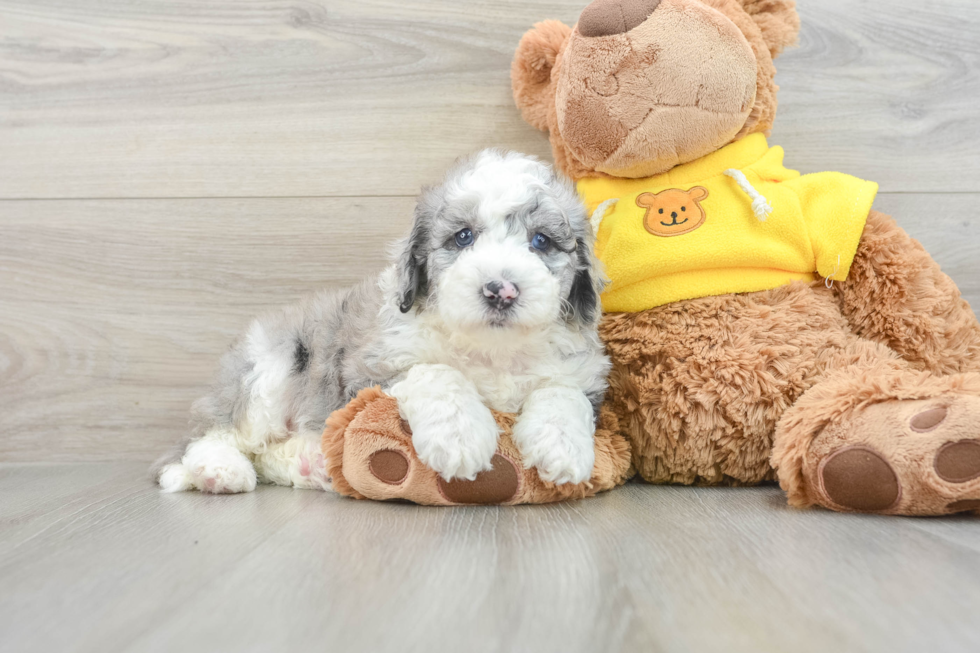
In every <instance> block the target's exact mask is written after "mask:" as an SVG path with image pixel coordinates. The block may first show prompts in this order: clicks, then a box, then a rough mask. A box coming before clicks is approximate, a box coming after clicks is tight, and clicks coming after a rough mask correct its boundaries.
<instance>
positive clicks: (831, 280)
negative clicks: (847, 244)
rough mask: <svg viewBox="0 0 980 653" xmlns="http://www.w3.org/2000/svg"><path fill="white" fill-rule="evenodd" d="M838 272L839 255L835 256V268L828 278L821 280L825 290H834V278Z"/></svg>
mask: <svg viewBox="0 0 980 653" xmlns="http://www.w3.org/2000/svg"><path fill="white" fill-rule="evenodd" d="M838 272H840V254H838V255H837V267H835V268H834V271H833V272H831V273H830V276H829V277H827V278H826V279H824V280H823V285H825V286H827V290H833V289H834V277H836V276H837V273H838Z"/></svg>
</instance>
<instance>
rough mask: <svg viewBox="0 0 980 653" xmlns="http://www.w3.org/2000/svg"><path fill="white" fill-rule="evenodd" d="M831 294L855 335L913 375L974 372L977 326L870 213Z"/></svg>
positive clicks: (925, 258)
mask: <svg viewBox="0 0 980 653" xmlns="http://www.w3.org/2000/svg"><path fill="white" fill-rule="evenodd" d="M835 292H836V294H837V297H838V300H839V302H840V305H841V310H842V311H843V313H844V315H845V316H846V317H847V320H848V322H849V323H850V324H851V327H852V329H854V331H855V332H856V333H857V334H858V335H860V336H862V337H864V338H867V339H869V340H874V341H877V342H881V343H883V344H885V345H888V346H889V347H890V348H891V349H892V350H894V351H896V352H897V353H898V354H899V355H900V356H901V357H902V358H903V359H905V360H907V361H909V362H910V363H912V364H913V366H914V367H916V368H918V369H923V370H928V371H930V372H934V373H939V374H952V373H957V372H970V371H980V324H978V322H977V319H976V317H975V315H974V314H973V311H972V310H971V309H970V305H969V304H968V303H967V302H966V301H965V300H964V299H963V298H962V297H961V295H960V291H959V288H957V287H956V284H955V283H954V282H953V280H952V279H950V278H949V277H948V276H946V275H945V274H943V272H942V271H941V270H940V269H939V265H938V264H937V263H936V262H935V261H934V260H933V259H932V257H931V256H930V255H929V253H928V252H926V250H925V249H924V248H923V247H922V245H920V244H919V243H918V242H916V241H915V240H913V239H912V238H911V237H909V235H908V234H907V233H905V231H904V230H903V229H902V228H901V227H899V226H898V225H897V224H896V223H895V221H894V219H892V218H891V217H890V216H887V215H885V214H883V213H879V212H877V211H872V212H871V214H870V216H869V217H868V222H867V225H866V227H865V230H864V234H863V235H862V236H861V243H860V245H859V246H858V251H857V254H856V255H855V258H854V263H853V265H852V266H851V271H850V274H849V276H848V278H847V280H846V281H845V282H843V283H840V284H836V286H835Z"/></svg>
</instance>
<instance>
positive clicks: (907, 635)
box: [0, 463, 980, 653]
mask: <svg viewBox="0 0 980 653" xmlns="http://www.w3.org/2000/svg"><path fill="white" fill-rule="evenodd" d="M144 472H145V470H144V469H143V467H142V466H141V465H139V464H135V463H92V464H35V465H29V464H7V465H0V492H2V496H3V504H2V506H0V524H2V525H3V528H2V530H0V650H3V651H10V652H11V653H13V652H25V651H39V652H45V653H50V652H51V651H91V652H92V653H105V652H106V651H134V652H135V651H140V652H145V651H162V652H169V651H209V652H214V651H257V652H268V651H352V652H360V651H364V652H372V653H385V652H387V651H392V652H395V651H468V652H472V653H477V652H482V651H495V652H496V651H502V652H509V651H528V652H530V653H550V652H552V651H554V652H555V653H558V652H568V651H583V652H584V651H613V652H618V651H726V652H732V653H739V652H742V651H744V652H746V653H759V652H762V651H773V652H779V653H785V652H790V651H792V652H798V653H807V652H810V651H812V652H814V653H826V652H828V651H902V652H904V651H908V652H910V653H911V652H922V651H930V652H933V651H964V652H967V651H977V650H980V622H978V619H977V610H978V606H980V520H977V519H973V518H970V517H948V518H942V519H928V520H927V519H894V518H887V517H865V516H853V515H837V514H832V513H828V512H824V511H817V510H813V511H798V510H792V509H790V508H787V507H786V505H785V502H784V500H783V498H782V496H781V494H780V492H779V490H778V489H776V488H754V489H725V488H712V489H706V488H672V487H652V486H647V485H629V486H627V487H625V488H621V489H619V490H617V491H615V492H611V493H608V494H606V495H603V496H600V497H598V498H595V499H589V500H586V501H581V502H578V503H567V504H559V505H555V506H525V507H520V508H457V509H440V508H420V507H416V506H410V505H402V504H379V503H368V502H358V501H353V500H349V499H344V498H341V497H338V496H336V495H332V494H326V493H322V492H314V491H308V490H291V489H287V488H279V487H275V488H270V487H260V488H259V490H258V491H257V492H255V493H254V494H251V495H241V496H203V495H200V494H185V495H176V496H175V495H161V494H159V493H158V492H157V491H156V490H154V489H153V488H152V487H150V484H149V483H148V482H147V481H146V479H145V475H144Z"/></svg>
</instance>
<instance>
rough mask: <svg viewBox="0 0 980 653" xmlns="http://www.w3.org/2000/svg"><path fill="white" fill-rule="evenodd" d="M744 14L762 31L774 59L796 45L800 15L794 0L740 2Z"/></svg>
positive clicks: (748, 0)
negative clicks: (784, 50) (785, 49)
mask: <svg viewBox="0 0 980 653" xmlns="http://www.w3.org/2000/svg"><path fill="white" fill-rule="evenodd" d="M740 1H741V3H742V7H743V8H744V9H745V12H746V13H747V14H748V15H749V16H751V17H752V20H754V21H755V24H756V25H758V26H759V29H760V30H761V31H762V38H764V39H765V40H766V45H768V46H769V51H770V52H771V53H772V56H773V58H774V59H775V58H776V56H777V55H779V53H780V52H782V51H783V49H784V48H786V47H788V46H790V45H793V44H794V43H796V38H797V37H798V36H799V34H800V15H799V14H798V13H796V0H740Z"/></svg>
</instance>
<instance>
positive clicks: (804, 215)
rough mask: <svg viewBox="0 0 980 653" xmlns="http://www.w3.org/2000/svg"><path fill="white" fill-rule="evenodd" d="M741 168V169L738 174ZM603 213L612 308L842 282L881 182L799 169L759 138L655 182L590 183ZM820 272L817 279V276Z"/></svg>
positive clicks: (602, 244)
mask: <svg viewBox="0 0 980 653" xmlns="http://www.w3.org/2000/svg"><path fill="white" fill-rule="evenodd" d="M739 173H741V174H739ZM578 190H579V194H580V195H581V196H582V199H583V200H584V201H585V204H586V206H587V207H588V210H589V212H590V213H591V212H594V211H595V210H596V209H597V208H598V207H599V205H600V204H602V203H603V202H605V201H607V200H611V199H616V200H618V202H616V203H615V204H613V205H612V206H610V207H609V208H608V209H607V210H606V211H605V214H604V215H603V216H602V222H601V224H600V226H599V231H598V241H597V243H596V254H597V256H598V257H599V259H600V260H601V261H602V262H603V264H604V265H605V269H606V274H607V275H608V276H609V278H610V280H611V282H612V283H611V284H610V286H609V287H608V288H607V290H606V292H605V293H604V294H603V296H602V305H603V309H604V310H605V311H608V312H637V311H643V310H646V309H649V308H654V307H656V306H662V305H664V304H668V303H670V302H675V301H680V300H683V299H696V298H699V297H709V296H712V295H725V294H728V293H745V292H756V291H760V290H769V289H771V288H778V287H779V286H782V285H785V284H787V283H790V282H791V281H795V280H807V281H813V280H816V279H817V278H820V277H824V278H827V279H833V280H837V281H843V280H844V279H846V278H847V274H848V272H849V271H850V268H851V262H852V261H853V260H854V254H855V253H856V252H857V247H858V243H859V242H860V239H861V234H862V233H863V231H864V225H865V222H866V220H867V217H868V213H869V212H870V211H871V204H872V203H873V202H874V199H875V196H876V195H877V193H878V185H877V184H875V183H872V182H868V181H863V180H861V179H857V178H855V177H851V176H849V175H844V174H841V173H839V172H820V173H816V174H811V175H804V176H800V173H798V172H796V171H794V170H788V169H786V168H784V167H783V149H782V148H780V147H774V148H770V147H769V144H768V143H767V142H766V138H765V137H764V136H763V135H761V134H754V135H752V136H748V137H746V138H744V139H742V140H740V141H738V142H736V143H733V144H731V145H728V146H727V147H724V148H722V149H720V150H718V151H717V152H715V153H713V154H709V155H708V156H706V157H704V158H702V159H698V160H697V161H693V162H691V163H687V164H684V165H681V166H678V167H676V168H674V169H673V170H671V171H669V172H666V173H664V174H662V175H657V176H655V177H649V178H647V179H583V180H581V181H580V182H578ZM818 275H819V276H818Z"/></svg>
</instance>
